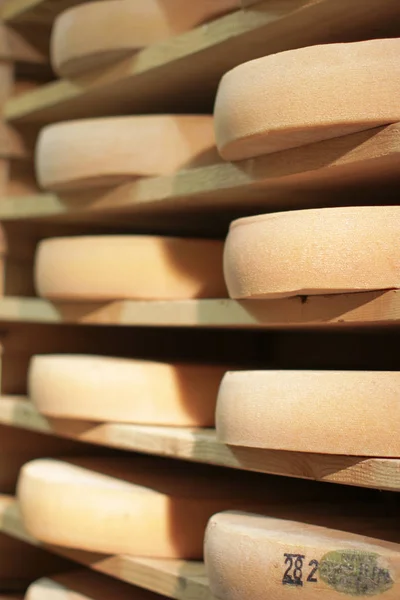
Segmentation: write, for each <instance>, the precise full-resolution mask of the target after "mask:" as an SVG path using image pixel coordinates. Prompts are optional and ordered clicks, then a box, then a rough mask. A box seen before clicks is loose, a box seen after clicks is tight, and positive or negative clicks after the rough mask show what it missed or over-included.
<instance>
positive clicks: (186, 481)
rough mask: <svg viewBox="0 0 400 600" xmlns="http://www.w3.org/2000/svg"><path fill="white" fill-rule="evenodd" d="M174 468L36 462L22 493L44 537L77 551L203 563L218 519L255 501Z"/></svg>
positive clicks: (153, 463) (128, 462)
mask: <svg viewBox="0 0 400 600" xmlns="http://www.w3.org/2000/svg"><path fill="white" fill-rule="evenodd" d="M166 462H167V466H166ZM166 462H164V461H162V462H159V463H157V460H151V459H149V458H139V457H132V458H130V459H129V458H128V459H124V458H116V459H106V458H101V459H95V458H92V459H89V458H87V459H79V461H78V460H77V459H74V460H73V462H72V461H70V462H62V461H57V460H50V459H38V460H35V461H32V462H29V463H27V464H26V465H25V466H24V467H23V468H22V469H21V473H20V477H19V481H18V487H17V496H18V501H19V506H20V509H21V514H22V518H23V522H24V525H25V527H26V529H27V531H28V532H29V533H30V534H31V535H33V536H34V537H36V538H37V539H39V540H41V541H43V542H46V543H50V544H56V545H59V546H66V547H69V548H77V549H81V550H89V551H93V552H103V553H110V554H130V555H132V556H148V557H159V558H186V559H198V558H200V557H201V556H202V552H203V550H202V548H203V537H204V530H205V527H206V524H207V521H208V519H209V518H210V516H211V515H212V514H214V513H215V512H218V511H220V510H225V509H228V508H243V507H246V506H248V505H249V504H250V505H251V504H252V505H253V506H254V504H255V502H253V503H252V502H250V501H249V500H248V499H243V492H241V491H238V490H237V489H233V488H232V485H231V484H230V482H227V481H226V480H222V481H221V480H220V475H219V474H217V473H214V474H212V473H210V472H209V471H207V472H202V471H201V473H203V474H202V476H198V471H197V474H196V469H194V468H193V465H192V466H190V470H186V469H185V468H182V465H180V464H179V463H178V464H176V463H173V462H172V461H171V462H170V461H166ZM185 466H186V465H184V467H185ZM244 492H245V494H246V496H247V498H248V495H249V494H248V492H247V491H246V490H245V491H244ZM238 498H239V499H238ZM260 503H261V502H260Z"/></svg>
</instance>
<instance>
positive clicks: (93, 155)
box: [35, 0, 215, 191]
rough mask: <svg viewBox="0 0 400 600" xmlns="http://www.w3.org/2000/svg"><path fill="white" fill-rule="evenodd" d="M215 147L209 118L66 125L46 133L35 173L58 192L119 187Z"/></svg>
mask: <svg viewBox="0 0 400 600" xmlns="http://www.w3.org/2000/svg"><path fill="white" fill-rule="evenodd" d="M112 1H113V2H115V1H116V0H112ZM160 140H162V143H160ZM214 147H215V137H214V130H213V119H212V117H211V116H209V115H145V116H132V117H105V118H99V119H82V120H80V121H67V122H65V123H56V124H55V125H48V126H47V127H45V128H44V129H42V131H41V133H40V135H39V138H38V142H37V146H36V153H35V164H36V175H37V179H38V181H39V184H40V185H41V186H42V187H43V188H45V189H47V190H54V191H61V190H79V189H85V188H93V187H101V186H106V185H117V184H121V183H124V182H126V181H129V180H132V179H135V178H137V177H149V176H159V175H170V174H172V173H175V172H176V171H178V170H179V169H182V168H184V167H187V166H190V164H191V163H192V162H195V161H196V159H197V160H198V158H199V156H200V155H202V154H204V153H206V152H212V150H213V148H214ZM172 148H173V151H171V149H172Z"/></svg>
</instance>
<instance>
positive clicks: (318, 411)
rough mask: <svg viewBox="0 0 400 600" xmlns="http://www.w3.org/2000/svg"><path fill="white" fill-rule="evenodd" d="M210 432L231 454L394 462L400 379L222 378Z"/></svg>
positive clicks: (366, 374) (365, 375)
mask: <svg viewBox="0 0 400 600" xmlns="http://www.w3.org/2000/svg"><path fill="white" fill-rule="evenodd" d="M216 427H217V435H218V439H219V440H220V441H221V442H223V443H225V444H229V445H233V446H246V447H252V448H268V449H270V450H289V451H294V452H313V453H322V454H346V455H356V456H391V457H400V441H399V437H398V431H399V429H400V372H397V371H274V370H271V371H242V372H239V371H237V372H228V373H227V374H226V375H225V377H224V378H223V380H222V383H221V387H220V391H219V394H218V400H217V410H216Z"/></svg>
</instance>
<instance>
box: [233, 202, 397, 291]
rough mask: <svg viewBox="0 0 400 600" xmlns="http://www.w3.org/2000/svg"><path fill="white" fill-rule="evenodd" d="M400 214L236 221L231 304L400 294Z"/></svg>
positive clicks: (376, 210) (306, 213)
mask: <svg viewBox="0 0 400 600" xmlns="http://www.w3.org/2000/svg"><path fill="white" fill-rule="evenodd" d="M399 239H400V207H399V206H362V207H345V208H341V207H340V208H321V209H310V210H297V211H289V212H281V213H272V214H268V215H259V216H256V217H247V218H243V219H238V220H237V221H233V223H232V224H231V226H230V229H229V234H228V237H227V240H226V243H225V251H224V273H225V281H226V283H227V287H228V291H229V295H230V297H231V298H237V299H245V298H254V299H260V298H283V297H288V296H303V295H315V294H341V293H348V292H365V291H370V290H388V289H396V288H399V287H400V245H399Z"/></svg>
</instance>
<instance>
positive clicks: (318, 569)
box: [205, 513, 400, 600]
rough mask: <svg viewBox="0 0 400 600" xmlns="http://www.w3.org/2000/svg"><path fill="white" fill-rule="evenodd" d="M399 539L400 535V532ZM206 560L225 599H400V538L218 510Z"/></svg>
mask: <svg viewBox="0 0 400 600" xmlns="http://www.w3.org/2000/svg"><path fill="white" fill-rule="evenodd" d="M399 541H400V540H399ZM205 561H206V569H207V574H208V577H209V582H210V588H211V592H212V594H213V595H214V596H215V597H217V598H219V599H220V600H264V599H265V598H274V600H291V599H292V598H293V597H297V596H298V595H299V594H300V595H304V597H306V598H310V600H311V599H313V600H314V599H317V598H318V600H336V599H337V598H342V597H345V596H344V595H345V594H347V595H348V597H353V596H360V597H361V596H362V597H363V598H364V597H369V596H373V597H374V598H377V600H379V599H380V598H382V599H383V598H384V599H385V600H397V599H398V597H399V593H400V544H399V543H393V542H386V541H382V540H379V539H374V538H372V537H365V536H361V535H357V534H352V533H348V532H345V531H335V530H333V529H329V528H325V527H319V526H313V525H308V524H304V523H301V522H295V521H286V520H283V519H273V518H268V517H262V516H259V515H252V514H238V513H225V514H218V515H214V516H213V517H212V519H211V520H210V523H209V525H208V527H207V532H206V538H205Z"/></svg>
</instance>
